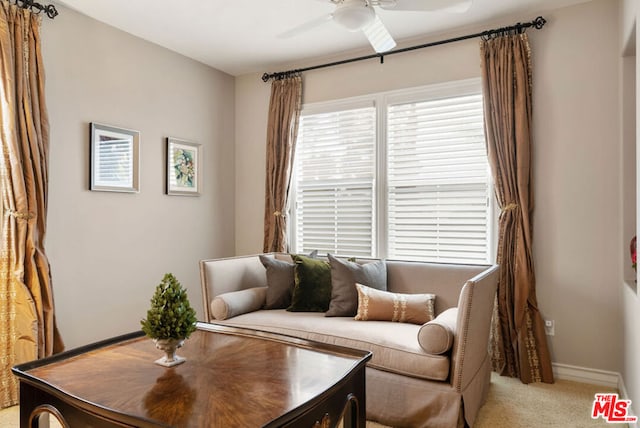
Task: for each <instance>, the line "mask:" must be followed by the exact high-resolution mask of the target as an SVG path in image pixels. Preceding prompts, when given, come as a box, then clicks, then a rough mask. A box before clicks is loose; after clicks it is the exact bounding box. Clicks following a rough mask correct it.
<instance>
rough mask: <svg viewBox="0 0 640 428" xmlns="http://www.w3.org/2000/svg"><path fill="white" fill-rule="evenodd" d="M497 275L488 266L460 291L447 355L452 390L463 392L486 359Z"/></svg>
mask: <svg viewBox="0 0 640 428" xmlns="http://www.w3.org/2000/svg"><path fill="white" fill-rule="evenodd" d="M498 272H499V266H498V265H494V266H492V267H490V268H489V269H487V270H485V271H484V272H482V273H480V274H478V275H476V276H475V277H473V278H472V279H470V280H469V281H467V282H466V284H465V285H464V286H463V287H462V291H461V292H460V299H459V300H458V319H457V322H456V324H457V325H456V332H455V339H454V344H453V351H452V355H451V385H452V386H453V387H454V388H455V389H456V391H460V392H462V391H464V390H465V389H466V387H467V386H468V385H469V384H470V383H471V382H472V381H473V380H474V377H475V376H476V374H477V373H478V372H479V370H480V368H481V367H482V365H483V364H484V363H485V361H486V360H487V358H489V334H490V331H491V316H492V314H493V305H494V302H495V295H496V288H497V285H498Z"/></svg>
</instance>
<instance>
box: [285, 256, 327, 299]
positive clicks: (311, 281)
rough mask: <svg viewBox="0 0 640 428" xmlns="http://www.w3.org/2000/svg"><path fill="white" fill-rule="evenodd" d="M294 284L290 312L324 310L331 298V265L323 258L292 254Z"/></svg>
mask: <svg viewBox="0 0 640 428" xmlns="http://www.w3.org/2000/svg"><path fill="white" fill-rule="evenodd" d="M291 257H292V259H293V261H294V263H295V266H294V278H295V286H294V287H293V294H292V296H291V305H290V306H289V307H288V308H287V310H288V311H291V312H326V311H327V309H329V301H330V300H331V267H330V266H329V262H327V261H325V260H319V259H312V258H310V257H307V256H302V255H299V254H294V255H292V256H291Z"/></svg>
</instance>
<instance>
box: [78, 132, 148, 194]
mask: <svg viewBox="0 0 640 428" xmlns="http://www.w3.org/2000/svg"><path fill="white" fill-rule="evenodd" d="M89 138H90V145H91V149H90V157H91V159H90V167H89V175H90V179H89V189H90V190H94V191H103V192H130V193H132V192H133V193H135V192H138V191H139V190H140V176H139V175H140V132H138V131H134V130H131V129H124V128H117V127H115V126H110V125H103V124H100V123H95V122H92V123H91V127H90V137H89Z"/></svg>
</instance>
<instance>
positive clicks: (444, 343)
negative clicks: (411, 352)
mask: <svg viewBox="0 0 640 428" xmlns="http://www.w3.org/2000/svg"><path fill="white" fill-rule="evenodd" d="M457 319H458V308H449V309H447V310H446V311H444V312H442V313H441V314H440V315H438V316H437V317H435V318H434V319H432V320H431V321H429V322H427V323H426V324H424V325H423V326H422V327H420V331H418V343H419V344H420V346H421V347H422V349H424V350H425V352H428V353H429V354H436V355H437V354H444V353H445V352H447V351H449V349H451V345H453V333H454V332H455V330H456V321H457Z"/></svg>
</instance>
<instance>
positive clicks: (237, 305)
mask: <svg viewBox="0 0 640 428" xmlns="http://www.w3.org/2000/svg"><path fill="white" fill-rule="evenodd" d="M266 296H267V287H254V288H247V289H245V290H240V291H231V292H229V293H224V294H220V295H218V296H216V297H215V298H214V299H213V300H212V301H211V315H212V316H213V318H215V319H217V320H226V319H228V318H232V317H235V316H237V315H242V314H246V313H247V312H253V311H257V310H258V309H260V308H262V307H263V306H264V302H265V300H266Z"/></svg>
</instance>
